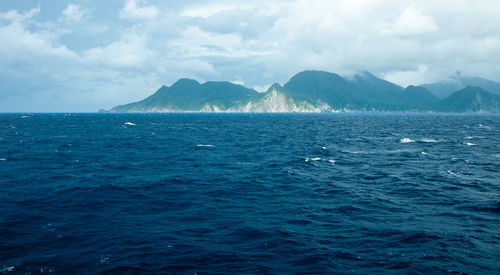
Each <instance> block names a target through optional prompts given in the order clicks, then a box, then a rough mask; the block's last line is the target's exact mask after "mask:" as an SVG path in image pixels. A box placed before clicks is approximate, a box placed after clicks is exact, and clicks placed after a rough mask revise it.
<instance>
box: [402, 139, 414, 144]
mask: <svg viewBox="0 0 500 275" xmlns="http://www.w3.org/2000/svg"><path fill="white" fill-rule="evenodd" d="M399 142H400V143H412V142H415V140H413V139H411V138H402V139H400V140H399Z"/></svg>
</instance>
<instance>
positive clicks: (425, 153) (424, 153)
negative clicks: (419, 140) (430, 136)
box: [420, 151, 429, 156]
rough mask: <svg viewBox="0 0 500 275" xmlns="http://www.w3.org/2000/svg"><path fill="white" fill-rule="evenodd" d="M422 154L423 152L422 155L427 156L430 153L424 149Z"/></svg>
mask: <svg viewBox="0 0 500 275" xmlns="http://www.w3.org/2000/svg"><path fill="white" fill-rule="evenodd" d="M420 154H422V155H424V156H426V155H428V154H429V153H427V152H425V151H422V152H420Z"/></svg>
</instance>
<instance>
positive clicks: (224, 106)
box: [109, 70, 500, 113]
mask: <svg viewBox="0 0 500 275" xmlns="http://www.w3.org/2000/svg"><path fill="white" fill-rule="evenodd" d="M476 80H477V79H476ZM483 82H484V81H483ZM491 82H492V81H491ZM484 83H489V84H491V83H490V82H484ZM484 83H483V84H484ZM493 88H494V87H493ZM457 90H459V89H457ZM499 105H500V96H497V95H494V94H492V93H490V92H489V91H486V90H485V89H481V88H479V87H472V86H470V87H469V86H468V87H466V88H465V89H462V90H459V91H456V92H452V94H451V95H450V96H448V97H447V98H445V99H441V100H440V99H439V98H438V97H436V96H435V95H434V94H432V93H431V91H429V90H428V89H426V88H425V86H408V87H407V88H403V87H401V86H398V85H396V84H394V83H391V82H389V81H386V80H383V79H380V78H377V77H376V76H374V75H373V74H371V73H369V72H363V73H360V74H357V75H355V76H353V77H352V78H349V79H346V78H343V77H341V76H339V75H337V74H334V73H329V72H323V71H311V70H309V71H303V72H300V73H298V74H296V75H294V76H293V77H292V78H291V79H290V80H289V81H288V82H287V83H285V84H284V85H283V86H281V85H280V84H277V83H276V84H273V85H272V86H271V87H269V89H268V90H267V91H266V92H265V93H258V92H256V91H255V90H252V89H248V88H245V87H243V86H241V85H237V84H233V83H230V82H224V81H219V82H213V81H209V82H205V83H203V84H200V83H199V82H197V81H195V80H192V79H185V78H184V79H179V80H178V81H177V82H175V83H174V84H173V85H172V86H170V87H167V86H162V87H161V88H160V89H158V91H156V92H155V93H154V94H153V95H151V96H149V97H147V98H145V99H143V100H141V101H138V102H134V103H129V104H126V105H120V106H116V107H114V108H112V109H111V110H110V111H109V112H262V113H273V112H346V111H391V112H392V111H398V112H399V111H401V112H406V111H411V112H500V109H499V108H498V106H499Z"/></svg>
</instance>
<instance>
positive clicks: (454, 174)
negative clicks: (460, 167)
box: [447, 170, 460, 176]
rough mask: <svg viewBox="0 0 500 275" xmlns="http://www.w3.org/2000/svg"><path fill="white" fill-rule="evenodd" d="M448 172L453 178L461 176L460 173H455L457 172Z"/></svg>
mask: <svg viewBox="0 0 500 275" xmlns="http://www.w3.org/2000/svg"><path fill="white" fill-rule="evenodd" d="M447 172H448V174H449V175H452V176H458V175H459V174H460V172H456V173H455V172H453V171H451V170H448V171H447Z"/></svg>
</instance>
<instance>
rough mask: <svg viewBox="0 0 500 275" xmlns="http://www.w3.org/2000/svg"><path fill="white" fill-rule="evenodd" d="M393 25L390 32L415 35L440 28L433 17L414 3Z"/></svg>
mask: <svg viewBox="0 0 500 275" xmlns="http://www.w3.org/2000/svg"><path fill="white" fill-rule="evenodd" d="M391 25H392V26H391V27H390V29H389V30H388V32H389V33H395V34H399V35H414V34H421V33H427V32H434V31H437V30H438V26H437V25H436V23H435V22H434V20H433V19H432V17H430V16H428V15H425V14H424V13H423V12H422V11H421V10H420V9H418V8H416V7H415V6H413V5H411V6H409V7H407V8H406V9H405V10H404V11H403V12H402V13H401V15H399V17H398V18H397V19H396V20H395V22H394V23H392V24H391Z"/></svg>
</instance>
